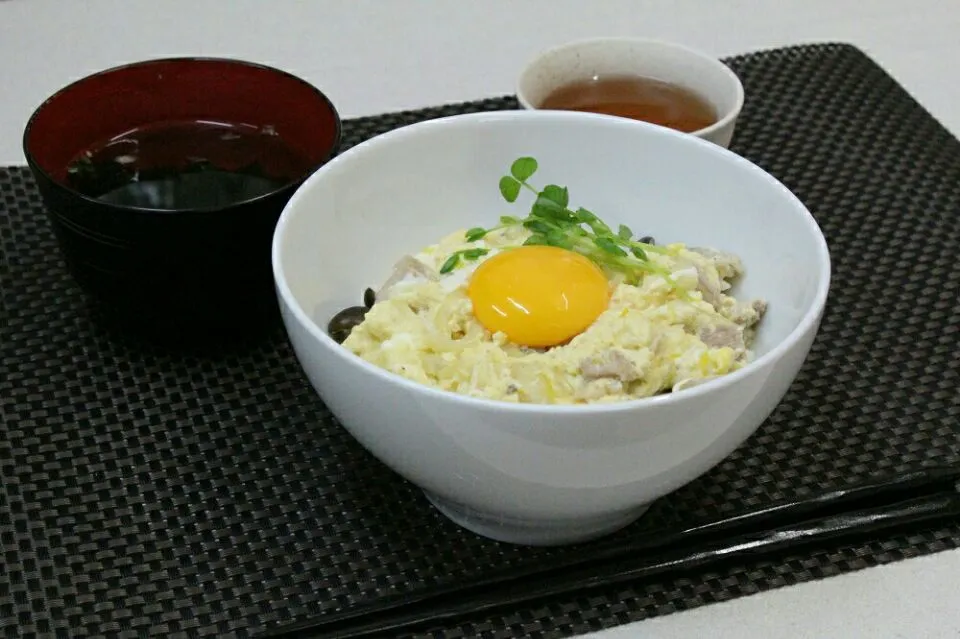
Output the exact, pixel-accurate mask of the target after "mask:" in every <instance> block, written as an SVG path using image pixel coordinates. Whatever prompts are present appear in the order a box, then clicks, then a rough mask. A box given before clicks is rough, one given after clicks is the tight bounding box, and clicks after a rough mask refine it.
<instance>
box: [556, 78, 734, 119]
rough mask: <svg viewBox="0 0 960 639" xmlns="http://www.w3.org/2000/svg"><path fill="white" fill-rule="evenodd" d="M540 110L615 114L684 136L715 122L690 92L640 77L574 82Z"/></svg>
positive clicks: (709, 110)
mask: <svg viewBox="0 0 960 639" xmlns="http://www.w3.org/2000/svg"><path fill="white" fill-rule="evenodd" d="M540 108H541V109H555V110H564V111H589V112H592V113H602V114H605V115H618V116H620V117H625V118H632V119H634V120H643V121H645V122H652V123H653V124H659V125H660V126H666V127H670V128H671V129H676V130H678V131H683V132H684V133H691V132H693V131H697V130H699V129H703V128H705V127H708V126H710V125H711V124H714V123H715V122H716V121H717V114H716V111H715V110H714V108H713V106H712V105H711V104H710V103H709V102H707V101H706V100H705V99H704V98H702V97H700V96H699V95H697V94H696V93H694V92H693V91H691V90H690V89H687V88H685V87H681V86H678V85H675V84H670V83H667V82H661V81H660V80H654V79H652V78H645V77H642V76H624V75H621V76H608V77H598V78H592V79H589V80H582V81H579V82H574V83H571V84H568V85H565V86H562V87H560V88H559V89H556V90H554V91H553V92H552V93H551V94H550V95H548V96H547V97H546V99H544V101H543V102H542V103H541V104H540Z"/></svg>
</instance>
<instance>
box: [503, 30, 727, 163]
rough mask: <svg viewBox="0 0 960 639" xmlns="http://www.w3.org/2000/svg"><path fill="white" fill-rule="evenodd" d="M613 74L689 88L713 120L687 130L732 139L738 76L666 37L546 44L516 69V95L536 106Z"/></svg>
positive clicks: (717, 140)
mask: <svg viewBox="0 0 960 639" xmlns="http://www.w3.org/2000/svg"><path fill="white" fill-rule="evenodd" d="M611 76H642V77H646V78H652V79H654V80H659V81H661V82H666V83H669V84H673V85H677V86H680V87H683V88H685V89H687V90H689V91H692V92H693V93H695V94H696V95H698V96H699V97H701V98H703V99H704V100H706V101H707V102H708V103H709V104H710V105H711V106H712V107H713V109H714V111H715V113H716V115H717V120H716V121H715V122H714V123H713V124H711V125H710V126H707V127H704V128H702V129H699V130H697V131H692V132H691V135H695V136H697V137H700V138H704V139H706V140H709V141H711V142H714V143H716V144H719V145H720V146H722V147H727V146H729V145H730V140H731V139H732V138H733V132H734V128H735V126H736V123H737V117H738V116H739V115H740V110H741V108H742V107H743V85H742V84H741V83H740V79H739V78H738V77H737V75H736V74H735V73H734V72H733V71H731V70H730V68H729V67H728V66H727V65H725V64H724V63H722V62H721V61H720V60H718V59H717V58H714V57H712V56H710V55H707V54H705V53H702V52H699V51H695V50H693V49H689V48H687V47H684V46H681V45H678V44H673V43H670V42H661V41H658V40H647V39H639V38H596V39H591V40H580V41H576V42H571V43H568V44H565V45H561V46H559V47H556V48H554V49H550V50H548V51H545V52H544V53H542V54H540V55H539V56H537V57H536V58H535V59H534V60H533V61H531V62H530V63H529V64H528V65H527V66H526V68H525V69H524V70H523V72H522V73H521V74H520V80H519V82H518V84H517V98H518V99H519V101H520V104H521V105H522V106H523V108H525V109H539V108H542V107H541V106H540V105H541V104H542V103H543V101H544V100H545V99H546V98H547V97H548V96H549V95H550V94H551V93H553V92H554V91H556V90H557V89H559V88H561V87H564V86H567V85H569V84H573V83H576V82H583V81H587V80H591V79H594V78H597V77H611Z"/></svg>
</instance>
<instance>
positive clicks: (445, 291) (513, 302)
mask: <svg viewBox="0 0 960 639" xmlns="http://www.w3.org/2000/svg"><path fill="white" fill-rule="evenodd" d="M531 161H532V159H531V158H521V159H520V160H518V161H517V162H516V163H514V166H513V167H512V168H511V171H512V173H513V176H514V177H513V182H518V180H516V178H515V176H518V175H519V176H520V177H521V178H523V179H522V180H520V181H519V182H523V184H524V185H526V179H527V178H529V175H528V173H527V171H526V170H524V169H523V165H522V164H518V163H523V162H531ZM531 166H532V168H533V170H534V171H535V170H536V164H535V162H534V163H533V164H532V165H531ZM518 167H519V171H518ZM529 174H531V175H532V171H530V172H529ZM504 180H507V181H508V182H507V186H506V187H505V186H504V183H503V181H502V182H501V192H503V194H504V197H505V198H506V199H507V200H508V201H511V202H512V201H514V200H516V199H517V197H518V195H519V193H518V190H519V189H517V190H514V189H513V186H514V184H513V182H511V181H510V180H511V176H507V177H505V178H504ZM551 188H553V189H560V187H555V186H554V185H550V186H548V187H546V188H545V189H544V191H543V192H538V194H537V195H538V197H537V199H536V201H535V202H534V206H533V210H532V214H531V216H530V217H529V218H527V219H526V220H518V219H516V218H511V217H504V218H501V224H499V225H498V226H496V227H494V228H492V229H489V230H488V229H482V228H476V229H464V230H459V231H456V232H454V233H452V234H450V235H448V236H447V237H445V238H442V239H440V241H439V242H437V243H436V244H433V245H430V246H427V247H425V248H423V249H422V250H421V251H420V252H418V253H416V254H414V255H406V256H404V257H403V258H401V259H400V261H399V262H398V263H397V265H396V266H395V268H394V272H393V274H392V275H391V276H390V277H389V278H388V279H387V280H386V282H385V283H384V284H383V285H382V286H381V287H380V288H379V290H378V291H377V292H376V295H375V300H376V301H375V303H373V304H372V307H371V308H369V310H367V311H366V312H365V313H364V314H363V318H362V321H360V322H359V324H358V325H357V326H355V327H353V328H352V330H350V331H349V334H348V335H346V337H345V340H343V346H344V347H345V348H347V349H348V350H350V351H351V352H353V353H354V354H356V355H358V356H359V357H361V358H363V359H364V360H366V361H368V362H370V363H371V364H374V365H376V366H378V367H380V368H382V369H384V370H387V371H389V372H392V373H395V374H397V375H400V376H402V377H405V378H407V379H410V380H412V381H415V382H418V383H421V384H424V385H427V386H431V387H434V388H438V389H442V390H446V391H451V392H454V393H459V394H463V395H469V396H472V397H478V398H484V399H492V400H499V401H506V402H517V403H535V404H590V403H607V402H618V401H626V400H631V399H639V398H644V397H650V396H653V395H657V394H661V393H665V392H678V391H682V390H683V389H684V388H688V387H690V386H694V385H696V384H698V383H702V382H704V381H708V380H711V379H714V378H717V377H720V376H722V375H726V374H728V373H730V372H733V371H735V370H738V369H739V368H742V367H743V366H745V365H746V364H747V363H749V361H750V360H751V357H752V352H751V350H750V345H751V342H752V340H753V336H754V332H755V330H756V327H757V324H758V322H760V320H761V318H762V316H763V314H764V312H765V310H766V302H764V301H763V300H748V301H741V300H737V299H736V298H735V297H734V296H733V295H731V290H730V289H731V286H732V284H733V283H734V282H735V281H736V279H737V278H739V277H741V276H742V274H743V272H744V268H743V265H742V263H741V261H740V259H739V258H738V257H737V256H736V255H733V254H730V253H725V252H722V251H717V250H714V249H712V248H688V247H687V246H685V245H684V244H682V243H672V244H667V245H665V246H657V245H655V244H654V242H653V240H652V238H642V239H640V240H637V239H635V238H634V237H633V233H632V231H630V230H629V229H626V227H622V226H621V228H620V229H619V230H618V232H617V233H616V234H615V235H614V234H613V232H612V231H610V230H609V229H608V227H606V225H604V224H603V222H601V221H599V220H598V219H597V218H596V217H595V216H593V215H592V214H590V213H589V211H585V210H584V209H577V211H572V210H570V209H569V208H567V197H568V196H567V193H566V189H562V191H561V190H556V191H550V189H551ZM531 190H532V189H531ZM544 193H547V195H548V197H549V196H550V194H551V193H553V194H554V195H556V200H557V203H562V208H563V210H564V213H563V214H562V215H566V216H567V217H568V218H570V219H569V224H565V225H561V227H562V229H565V232H566V235H562V236H561V235H559V234H558V233H554V230H555V227H554V226H552V225H551V224H552V222H551V224H540V223H541V222H544V221H546V222H550V221H551V220H553V219H556V216H557V215H558V214H557V212H556V211H554V212H553V213H550V212H549V211H548V212H543V211H541V213H540V214H539V215H538V212H537V204H538V203H541V202H542V201H543V196H544ZM581 211H584V213H582V214H581V213H580V212H581ZM578 214H579V215H582V216H584V217H583V220H585V222H583V224H586V226H588V227H590V228H591V229H593V230H595V231H596V233H584V232H583V231H582V229H583V228H584V226H582V224H581V221H580V220H579V219H578V218H577V215H578ZM551 215H552V216H553V217H551ZM571 229H572V230H573V233H572V234H570V233H569V232H567V231H569V230H571ZM608 231H609V232H608ZM551 233H554V235H553V236H551V235H550V234H551ZM551 237H552V242H551V241H550V240H551ZM584 237H588V238H589V240H590V241H584V240H583V238H584ZM600 240H603V241H600ZM611 244H612V246H611ZM598 246H599V247H601V249H597V247H598ZM628 251H630V252H632V254H631V253H628ZM591 256H593V257H594V259H591ZM604 258H609V259H604ZM614 258H616V259H614ZM640 258H642V259H640ZM631 261H632V262H635V265H631ZM624 265H626V266H625V267H624ZM634 266H635V269H636V271H638V272H641V271H642V272H641V274H640V275H639V276H637V275H636V273H633V272H632V271H631V269H632V268H634ZM618 267H624V268H618Z"/></svg>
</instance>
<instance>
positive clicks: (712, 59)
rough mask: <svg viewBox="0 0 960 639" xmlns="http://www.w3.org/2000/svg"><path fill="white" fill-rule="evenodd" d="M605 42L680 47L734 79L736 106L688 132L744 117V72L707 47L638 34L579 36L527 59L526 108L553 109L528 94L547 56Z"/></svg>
mask: <svg viewBox="0 0 960 639" xmlns="http://www.w3.org/2000/svg"><path fill="white" fill-rule="evenodd" d="M602 44H610V45H630V44H638V45H643V46H648V47H659V48H662V49H672V50H673V51H680V52H683V53H686V54H688V55H691V56H693V57H696V58H699V59H701V60H703V61H704V62H706V63H707V64H709V65H710V67H711V68H713V69H714V70H715V71H716V72H717V73H718V74H719V75H722V76H724V77H725V78H726V79H727V80H728V81H730V82H731V85H732V86H733V88H734V93H735V97H734V104H733V107H732V108H731V109H729V110H727V112H726V113H724V114H723V115H722V116H721V117H719V118H718V119H717V121H716V122H714V123H713V124H711V125H709V126H705V127H703V128H702V129H697V130H696V131H690V132H688V133H687V135H694V136H697V137H701V136H709V135H713V134H714V133H716V132H717V131H719V130H721V129H723V128H725V127H727V126H730V124H731V123H732V122H734V121H735V120H736V119H737V118H738V117H740V112H741V111H742V110H743V103H744V99H745V93H744V89H743V83H742V82H741V81H740V76H738V75H737V74H736V73H734V71H733V69H731V68H730V67H729V66H727V65H726V64H724V63H723V61H722V60H720V59H719V58H718V57H716V56H712V55H710V54H708V53H706V52H705V51H701V50H700V49H695V48H693V47H689V46H687V45H684V44H680V43H678V42H672V41H670V40H661V39H658V38H634V37H630V36H601V37H594V38H580V39H577V40H571V41H569V42H565V43H563V44H559V45H556V46H554V47H551V48H549V49H544V50H543V51H541V52H540V53H538V54H536V55H535V56H534V57H532V58H530V59H529V60H528V61H527V63H526V64H525V65H524V66H523V68H522V69H521V70H520V74H519V75H518V76H517V80H516V86H515V92H516V95H517V101H518V102H519V103H520V104H521V106H523V107H524V108H525V109H529V110H531V111H547V110H551V109H542V108H541V107H538V106H536V105H534V104H533V103H532V102H530V101H529V100H527V98H526V96H525V95H524V84H525V80H527V79H528V78H529V75H530V74H531V73H532V72H533V70H534V69H535V68H537V67H538V66H539V65H540V64H541V63H542V62H543V60H545V59H546V58H548V57H550V56H552V55H556V54H558V53H562V52H565V51H570V50H576V49H579V48H581V47H584V46H590V45H602ZM598 115H603V114H598ZM606 117H620V116H610V115H608V116H606ZM624 119H632V118H624ZM666 128H669V127H666Z"/></svg>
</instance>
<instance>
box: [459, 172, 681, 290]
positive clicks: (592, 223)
mask: <svg viewBox="0 0 960 639" xmlns="http://www.w3.org/2000/svg"><path fill="white" fill-rule="evenodd" d="M537 168H538V166H537V161H536V159H534V158H532V157H522V158H519V159H517V160H516V161H515V162H514V163H513V164H512V165H511V166H510V175H505V176H503V177H502V178H500V194H501V195H502V196H503V199H505V200H506V201H507V202H510V203H513V202H516V201H517V199H518V198H519V197H520V192H521V190H523V189H526V190H527V191H530V192H532V193H533V194H534V195H535V196H536V197H535V198H534V201H533V204H532V205H531V207H530V214H529V215H528V216H527V217H524V218H517V217H512V216H503V217H501V218H500V224H499V225H498V226H494V227H492V228H489V229H484V228H480V227H477V228H472V229H470V230H469V231H467V232H466V240H467V241H468V242H476V241H477V240H480V239H482V238H483V237H484V236H486V235H487V234H488V233H491V232H493V231H496V230H500V229H504V228H508V227H511V226H523V227H524V228H526V229H527V230H529V231H530V232H531V235H530V236H529V237H528V238H527V240H526V241H525V242H524V245H527V246H530V245H545V246H556V247H559V248H564V249H567V250H570V251H575V252H577V253H580V254H581V255H583V256H585V257H587V258H589V259H591V260H592V261H593V262H594V263H596V264H598V265H599V266H601V267H606V268H608V269H610V270H612V271H617V272H620V273H623V274H624V275H626V277H627V281H628V282H630V283H632V284H636V283H637V282H639V280H640V279H641V278H642V277H643V276H644V275H646V274H648V273H649V274H654V275H658V276H660V277H662V278H663V279H664V280H666V281H667V283H669V284H670V286H671V287H672V288H673V289H674V290H675V291H676V292H677V293H678V294H679V295H681V296H685V295H686V291H685V290H683V289H682V288H680V287H679V286H678V285H677V283H676V282H675V281H674V280H673V278H672V277H671V276H670V272H669V271H667V270H666V269H664V268H662V267H660V266H657V265H656V264H653V263H652V262H650V260H649V259H648V258H647V253H650V252H653V253H665V252H666V249H664V248H663V247H660V246H656V245H653V244H646V243H643V242H639V241H637V240H635V239H633V238H634V234H633V231H631V230H630V228H628V227H627V226H625V225H623V224H621V225H619V227H618V228H617V230H616V232H614V231H613V229H611V228H610V227H609V226H607V224H606V223H604V222H603V220H601V219H600V218H598V217H597V216H596V215H594V214H593V213H591V212H590V211H588V210H587V209H585V208H582V207H581V208H578V209H576V210H572V209H570V208H569V203H570V193H569V191H568V190H567V188H566V187H562V186H558V185H556V184H548V185H547V186H545V187H544V188H543V189H542V190H538V189H536V188H535V187H533V186H531V185H530V183H529V182H528V180H529V179H530V178H531V177H532V176H533V175H534V173H536V172H537ZM474 250H480V251H483V253H481V255H482V254H485V253H486V250H485V249H474ZM466 252H467V251H458V252H457V253H454V254H453V255H451V256H450V259H448V260H447V262H446V263H444V265H443V267H441V269H440V272H441V273H446V272H449V271H451V270H453V269H454V268H455V267H456V266H457V265H458V264H459V263H460V255H463V254H465V253H466ZM464 257H466V255H464ZM468 259H469V258H468ZM473 259H476V258H473ZM444 269H447V270H444Z"/></svg>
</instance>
